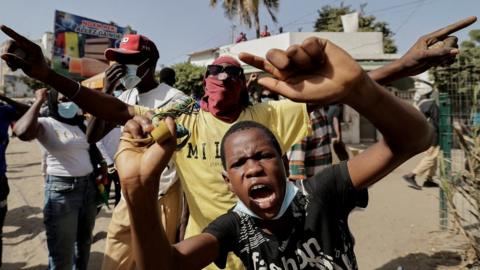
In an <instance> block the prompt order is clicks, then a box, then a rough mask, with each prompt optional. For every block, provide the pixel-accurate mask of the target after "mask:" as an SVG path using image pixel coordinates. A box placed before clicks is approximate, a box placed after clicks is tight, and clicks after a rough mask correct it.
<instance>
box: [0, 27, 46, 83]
mask: <svg viewBox="0 0 480 270" xmlns="http://www.w3.org/2000/svg"><path fill="white" fill-rule="evenodd" d="M0 29H1V30H2V31H3V32H4V33H5V34H7V35H8V36H9V37H10V38H12V40H10V41H9V43H8V44H7V46H6V47H5V51H3V52H2V55H1V58H2V59H3V60H5V61H6V62H7V65H8V66H9V67H10V68H11V69H12V70H17V69H18V68H20V69H21V70H22V71H23V72H24V73H25V74H27V75H28V76H30V77H32V78H34V79H37V80H40V81H45V79H46V78H47V76H48V73H49V72H50V67H49V66H48V64H47V61H45V57H44V55H43V52H42V49H41V48H40V46H38V45H37V44H35V43H33V42H32V41H30V40H29V39H27V38H26V37H24V36H22V35H20V34H18V33H17V32H15V31H14V30H13V29H11V28H9V27H7V26H5V25H1V26H0Z"/></svg>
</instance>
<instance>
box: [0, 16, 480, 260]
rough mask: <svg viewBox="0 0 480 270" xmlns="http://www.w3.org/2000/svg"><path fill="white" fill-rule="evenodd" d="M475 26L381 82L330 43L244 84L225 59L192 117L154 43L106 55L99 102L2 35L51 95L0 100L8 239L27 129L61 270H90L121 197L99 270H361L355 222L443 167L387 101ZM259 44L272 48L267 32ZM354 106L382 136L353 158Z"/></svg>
mask: <svg viewBox="0 0 480 270" xmlns="http://www.w3.org/2000/svg"><path fill="white" fill-rule="evenodd" d="M475 21H476V18H475V17H469V18H466V19H464V20H462V21H459V22H457V23H455V24H452V25H449V26H447V27H444V28H441V29H439V30H438V31H435V32H433V33H430V34H427V35H425V36H423V37H421V38H420V39H419V40H418V41H417V42H416V43H415V44H414V45H413V46H412V47H411V48H410V50H409V51H408V52H407V53H406V54H405V55H403V56H402V57H401V58H399V59H398V60H395V61H393V62H392V63H390V64H388V65H386V66H384V67H381V68H378V69H376V70H372V71H369V72H365V71H364V70H363V69H362V68H361V67H360V66H359V65H358V64H357V63H356V61H355V60H354V59H353V58H352V57H351V56H350V55H348V53H346V52H345V51H343V50H342V49H341V48H339V47H337V46H336V45H335V44H333V43H331V42H329V41H328V40H323V39H319V38H308V39H306V40H305V41H304V42H303V43H302V44H299V45H293V46H291V47H289V48H288V49H287V50H279V49H272V50H270V51H269V52H268V53H267V55H266V57H265V58H262V57H259V56H254V55H251V54H247V53H242V54H240V55H239V60H240V61H242V62H244V63H246V64H249V65H251V66H253V67H255V68H258V69H260V70H262V72H261V73H254V74H249V75H246V74H244V69H243V67H242V64H241V62H240V61H239V60H237V59H235V58H233V57H231V56H219V57H218V58H216V59H215V60H214V61H213V62H212V63H211V64H210V65H208V66H207V71H206V74H205V76H204V88H205V89H204V90H205V94H204V96H203V97H202V98H201V99H200V100H198V101H197V104H196V106H189V107H188V108H184V107H185V102H186V100H189V99H188V97H187V96H186V95H185V94H184V93H183V92H181V91H179V90H177V89H175V88H174V84H175V71H174V70H173V69H170V68H164V69H162V70H161V71H160V81H157V80H156V79H155V68H156V66H157V61H158V59H159V52H158V50H157V47H156V45H155V44H154V43H153V42H152V41H151V40H150V39H149V38H147V37H145V36H143V35H137V34H135V35H132V34H130V35H128V36H126V37H125V38H123V39H122V42H121V43H120V44H119V48H111V49H107V50H106V51H105V57H106V59H107V60H109V61H112V62H114V64H113V65H111V66H110V67H109V68H108V69H107V70H106V71H105V80H104V88H103V90H102V91H98V90H93V89H89V88H87V87H85V86H82V85H81V84H80V83H79V82H77V81H74V80H71V79H69V78H67V77H64V76H62V75H60V74H58V73H56V72H55V71H53V70H52V69H51V68H50V67H49V65H48V64H47V62H46V61H45V58H44V56H43V53H42V51H41V49H40V48H39V47H38V45H35V44H34V43H33V42H31V41H29V40H28V39H27V38H25V37H23V36H22V35H20V34H18V33H16V32H15V31H14V30H12V29H11V28H8V27H7V26H2V27H1V30H2V31H3V32H4V33H5V34H7V35H8V36H9V37H10V38H11V39H12V40H11V43H10V46H9V47H7V49H6V51H5V52H4V53H3V54H2V56H1V57H2V59H3V60H4V61H5V62H6V63H7V65H8V66H9V67H10V68H11V69H12V70H15V69H21V70H23V72H24V73H25V74H26V75H27V76H30V77H32V78H34V79H36V80H39V81H41V82H43V83H45V84H47V85H49V86H50V87H51V89H48V90H47V89H38V90H36V91H35V98H36V99H35V102H34V103H33V105H31V106H27V105H25V104H21V103H18V102H15V101H13V100H11V99H8V98H6V97H3V96H2V97H1V99H2V100H3V101H4V102H5V104H3V103H1V104H0V188H1V189H0V225H1V226H3V222H4V219H5V215H6V212H7V195H8V191H9V190H8V180H7V177H6V161H5V151H6V147H7V145H8V140H9V136H8V133H7V130H8V128H9V126H10V125H11V124H13V123H15V124H14V125H13V132H14V133H15V134H16V135H17V136H18V138H19V139H21V140H26V141H29V140H34V139H35V140H37V141H38V143H39V145H40V148H41V149H42V152H44V153H45V155H44V156H45V167H46V171H45V204H44V207H43V214H44V224H45V229H46V235H47V246H48V251H49V255H48V268H49V269H72V268H73V269H87V266H88V259H89V253H90V246H91V244H92V230H93V228H94V225H95V216H96V214H97V211H98V206H99V205H101V204H102V203H107V204H108V199H109V198H108V196H109V194H110V190H111V189H113V190H114V192H113V193H114V194H115V195H114V204H113V206H114V208H113V214H112V218H111V221H110V225H109V227H108V232H107V238H106V247H105V252H104V258H103V263H102V265H101V266H97V267H98V268H100V267H101V269H202V268H205V269H218V268H226V269H244V268H246V269H357V263H356V258H355V254H354V249H353V247H354V240H353V237H352V235H351V233H350V231H349V227H348V216H349V213H350V212H351V211H352V210H353V209H354V208H355V207H366V206H367V204H368V190H367V188H368V187H369V186H371V185H373V184H374V183H376V182H377V181H379V180H381V179H382V178H383V177H384V176H385V175H386V174H388V173H389V172H391V171H392V170H393V169H395V168H396V167H398V166H399V165H400V164H402V163H403V162H405V161H406V160H408V159H409V158H410V157H412V156H413V155H415V154H417V153H419V152H422V151H425V150H427V148H429V147H430V148H429V150H428V153H429V157H430V159H429V160H432V157H431V156H433V154H432V152H434V151H437V152H438V146H437V145H436V142H435V141H434V142H433V143H432V138H433V137H435V136H434V134H435V130H434V128H435V127H436V125H435V124H434V122H432V121H430V123H429V122H427V120H426V118H425V117H424V116H423V114H422V113H421V112H420V111H419V110H417V109H415V108H414V107H413V106H411V105H410V104H407V103H406V102H404V101H402V100H400V99H398V98H396V97H395V96H394V95H392V94H391V93H389V92H388V91H387V90H386V89H385V88H383V86H382V85H385V84H388V83H390V82H392V81H394V80H396V79H399V78H402V77H405V76H412V75H416V74H419V73H421V72H424V71H426V70H428V69H429V68H430V67H432V66H437V65H446V64H449V63H451V62H452V61H453V59H455V56H456V55H457V54H458V46H457V39H456V38H455V37H454V36H451V34H452V33H454V32H456V31H458V30H460V29H463V28H465V27H467V26H468V25H470V24H472V23H473V22H475ZM261 36H262V37H267V36H270V33H269V32H268V28H267V27H265V29H264V31H263V32H262V33H261ZM242 41H246V35H245V34H244V33H241V36H240V37H239V39H237V42H242ZM45 102H46V104H45ZM343 104H345V105H348V106H349V107H351V108H353V109H355V110H356V111H358V112H359V113H360V114H362V115H363V116H364V117H365V118H367V119H368V120H369V121H370V122H372V123H373V124H374V125H375V127H376V128H377V129H378V130H379V131H380V132H381V133H382V135H383V136H382V138H381V139H380V140H379V141H378V142H377V143H375V144H373V145H372V146H370V147H369V149H368V150H367V151H364V152H362V153H361V154H359V155H357V156H354V157H352V156H350V155H349V153H348V151H347V149H346V146H345V144H344V143H343V140H342V132H341V121H342V115H343V113H342V111H343V106H344V105H343ZM425 104H426V103H424V102H423V103H421V104H420V105H419V108H420V110H421V111H422V112H423V113H424V114H425V115H427V117H428V118H429V119H430V118H431V117H430V116H429V115H428V114H427V113H426V112H425V111H426V109H423V108H424V107H425V106H426V105H425ZM429 104H430V106H433V105H431V103H429ZM42 108H43V109H42ZM429 108H430V107H429ZM42 110H43V112H42ZM178 112H180V113H178ZM378 112H382V113H378ZM86 114H88V115H89V116H90V117H85V115H86ZM159 115H160V116H161V117H159ZM392 119H395V121H392ZM159 126H163V127H164V129H163V130H162V131H159V130H160V128H159ZM181 130H183V131H186V133H188V136H187V137H186V140H185V141H184V142H183V143H180V140H177V139H176V137H177V135H179V134H180V133H181V132H180V131H181ZM159 132H160V133H161V134H160V133H159ZM158 134H160V135H158ZM179 137H180V136H179ZM149 138H150V139H149ZM152 140H153V143H148V142H152ZM332 153H333V154H335V157H336V160H338V162H333V160H334V159H333V158H332V156H333V155H332ZM435 153H436V152H435ZM425 162H427V161H425ZM425 166H426V165H425ZM425 166H424V167H425ZM432 170H434V169H431V167H429V168H427V169H425V168H423V169H421V168H419V169H416V170H415V171H414V172H412V173H411V174H409V175H406V176H404V178H405V180H407V181H408V182H409V183H410V185H412V186H414V187H417V186H418V185H417V184H416V182H415V175H416V174H421V173H422V172H423V171H429V173H428V174H427V181H432V182H433V179H432V176H433V175H432V174H431V173H430V172H431V171H432ZM429 184H431V183H429ZM100 185H102V186H105V187H106V194H107V198H105V197H102V196H105V194H104V193H101V192H99V186H100ZM0 247H1V245H0ZM0 252H1V249H0ZM0 258H1V257H0ZM0 262H1V261H0Z"/></svg>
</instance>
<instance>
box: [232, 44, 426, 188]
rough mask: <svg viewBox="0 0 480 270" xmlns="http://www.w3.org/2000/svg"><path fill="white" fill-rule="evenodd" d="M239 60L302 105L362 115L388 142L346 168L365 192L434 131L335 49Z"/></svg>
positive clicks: (314, 47) (307, 47) (306, 47)
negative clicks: (338, 107)
mask: <svg viewBox="0 0 480 270" xmlns="http://www.w3.org/2000/svg"><path fill="white" fill-rule="evenodd" d="M240 59H241V60H242V61H244V62H246V63H248V64H250V65H252V66H255V67H257V68H260V69H263V70H265V71H267V72H269V73H271V74H272V75H273V76H274V78H262V79H260V80H259V83H260V84H261V85H262V86H264V87H266V88H268V89H270V90H272V91H275V92H277V93H279V94H281V95H283V96H285V97H287V98H290V99H292V100H295V101H299V102H307V103H318V104H331V103H334V102H339V103H345V104H347V105H349V106H351V107H353V108H354V109H355V110H357V111H358V112H359V113H361V114H363V115H364V116H365V117H366V118H367V119H369V120H370V121H371V122H372V123H373V124H374V125H375V126H376V127H377V128H378V129H379V130H380V132H382V134H383V136H384V138H383V139H382V140H380V142H378V143H377V144H375V145H374V146H372V147H370V148H369V149H368V150H367V151H365V152H363V153H362V154H361V155H359V156H357V157H355V158H353V159H351V160H350V161H349V162H348V168H349V173H350V176H351V179H352V183H353V184H354V186H355V187H356V188H364V187H366V186H369V185H371V184H372V183H374V182H375V181H378V180H379V179H381V178H382V177H383V176H384V175H386V174H387V173H389V172H390V171H392V170H393V169H394V168H395V167H397V166H399V165H400V164H401V163H402V162H404V161H405V160H407V159H408V158H409V157H411V156H413V155H414V154H416V153H418V152H420V151H422V150H424V149H426V148H427V147H428V146H429V143H430V140H431V134H432V133H431V130H430V128H429V125H428V124H427V122H426V120H425V118H424V117H423V115H421V113H420V112H418V111H417V110H416V109H414V108H413V107H412V106H410V105H408V104H407V103H405V102H403V101H402V100H400V99H398V98H396V97H394V96H393V95H391V94H390V93H389V92H388V91H385V90H384V89H383V88H382V87H381V86H380V85H379V84H377V83H376V82H374V81H373V80H372V79H371V78H370V77H369V76H368V75H367V74H366V73H365V72H364V71H363V70H362V68H361V67H360V66H359V65H358V64H357V63H356V61H355V60H354V59H353V58H352V57H350V55H348V53H346V52H345V51H344V50H342V49H341V48H339V47H337V46H336V45H335V44H333V43H331V42H329V41H327V40H323V39H318V38H310V39H307V40H305V41H304V42H303V44H301V45H295V46H291V47H290V48H289V49H288V50H286V51H282V50H278V49H274V50H270V51H269V52H268V53H267V60H266V59H263V58H261V57H257V56H253V55H250V54H241V55H240Z"/></svg>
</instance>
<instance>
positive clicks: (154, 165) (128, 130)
mask: <svg viewBox="0 0 480 270" xmlns="http://www.w3.org/2000/svg"><path fill="white" fill-rule="evenodd" d="M165 123H166V124H167V127H168V130H169V132H170V135H171V136H170V137H169V139H167V140H165V141H163V142H161V143H158V142H157V143H154V144H153V145H151V146H150V147H148V148H145V147H143V148H142V147H141V146H139V145H136V144H134V143H133V142H131V141H128V140H121V142H120V145H119V147H118V152H117V155H116V157H115V166H116V167H117V171H118V174H119V176H120V183H121V184H122V188H125V189H130V188H137V187H139V186H145V185H151V184H157V185H158V181H157V180H158V179H159V177H160V174H161V172H162V171H163V169H164V168H165V166H166V165H167V164H168V161H169V160H170V158H171V156H172V154H173V152H174V150H175V147H176V135H175V122H174V121H173V120H172V119H171V118H166V119H165ZM152 130H153V125H152V123H151V121H150V119H148V118H146V117H143V116H135V117H134V118H133V119H131V120H129V121H128V122H127V123H126V124H125V128H124V130H123V134H122V137H123V136H125V137H127V138H134V139H141V138H144V137H146V136H147V135H148V134H149V133H150V132H151V131H152ZM157 188H158V186H157ZM126 191H128V190H126Z"/></svg>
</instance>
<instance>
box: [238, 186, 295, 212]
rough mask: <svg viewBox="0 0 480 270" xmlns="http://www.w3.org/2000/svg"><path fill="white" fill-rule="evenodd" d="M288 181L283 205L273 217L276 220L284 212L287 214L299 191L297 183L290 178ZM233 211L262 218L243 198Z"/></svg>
mask: <svg viewBox="0 0 480 270" xmlns="http://www.w3.org/2000/svg"><path fill="white" fill-rule="evenodd" d="M286 181H287V183H286V187H285V196H283V202H282V206H281V207H280V210H279V211H278V214H277V215H276V216H275V217H274V218H273V219H274V220H275V219H279V218H281V217H282V216H283V214H285V212H286V211H287V209H288V207H289V206H290V204H291V203H292V201H293V199H294V198H295V195H296V194H297V191H298V188H297V187H296V186H295V184H293V183H292V182H290V181H288V180H286ZM233 211H235V212H237V213H244V214H247V215H249V216H251V217H254V218H258V219H262V218H261V217H259V216H257V215H256V214H255V213H253V211H252V210H250V209H249V208H248V207H247V206H246V205H245V204H244V203H243V202H242V201H241V200H238V202H237V204H236V205H235V207H234V208H233Z"/></svg>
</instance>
